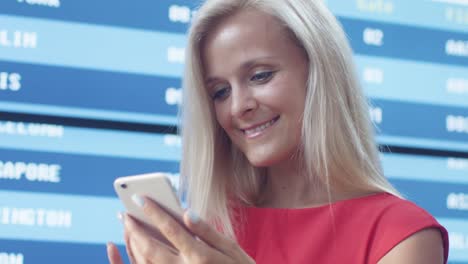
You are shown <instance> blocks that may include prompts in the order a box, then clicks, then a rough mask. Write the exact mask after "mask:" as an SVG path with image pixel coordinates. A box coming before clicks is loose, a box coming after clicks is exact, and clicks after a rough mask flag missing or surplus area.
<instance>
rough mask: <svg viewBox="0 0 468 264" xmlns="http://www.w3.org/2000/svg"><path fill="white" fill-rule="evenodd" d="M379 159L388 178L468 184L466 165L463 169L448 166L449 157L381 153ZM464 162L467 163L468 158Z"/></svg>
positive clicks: (467, 168)
mask: <svg viewBox="0 0 468 264" xmlns="http://www.w3.org/2000/svg"><path fill="white" fill-rule="evenodd" d="M381 160H382V164H383V167H384V174H385V176H386V177H388V178H390V179H407V180H420V181H432V182H445V183H461V184H468V177H467V176H468V165H467V167H466V168H465V169H454V168H449V165H448V164H449V158H441V157H431V156H417V155H406V154H390V153H383V154H381ZM460 160H461V159H460ZM464 162H466V164H468V159H464Z"/></svg>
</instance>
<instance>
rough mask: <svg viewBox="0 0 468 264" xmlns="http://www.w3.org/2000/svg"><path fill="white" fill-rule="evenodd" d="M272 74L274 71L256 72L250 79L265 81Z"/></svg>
mask: <svg viewBox="0 0 468 264" xmlns="http://www.w3.org/2000/svg"><path fill="white" fill-rule="evenodd" d="M272 76H273V72H272V71H265V72H259V73H256V74H254V75H253V76H252V78H250V81H252V82H264V81H268V80H269V79H270V78H271V77H272Z"/></svg>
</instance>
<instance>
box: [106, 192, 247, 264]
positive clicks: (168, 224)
mask: <svg viewBox="0 0 468 264" xmlns="http://www.w3.org/2000/svg"><path fill="white" fill-rule="evenodd" d="M141 201H142V204H141V206H142V207H143V211H144V212H145V214H146V215H148V217H149V218H150V219H151V220H152V223H153V225H154V227H156V228H157V229H159V230H160V231H161V233H162V234H163V235H164V236H165V237H166V239H167V240H169V241H170V242H171V243H172V244H173V245H174V247H175V248H176V249H177V251H178V252H176V251H174V250H173V249H170V247H168V246H166V245H165V244H163V243H162V242H159V241H158V240H156V239H155V238H153V237H151V236H150V235H149V234H148V233H147V232H146V231H145V229H144V228H143V227H142V226H141V224H140V223H139V222H138V221H137V220H135V219H134V218H132V217H131V216H129V215H125V216H124V217H123V219H124V226H125V244H126V248H127V254H128V256H129V258H130V261H131V263H132V264H144V263H157V264H164V263H170V264H182V263H189V264H208V263H226V264H229V263H232V264H234V263H236V264H252V263H255V262H254V261H253V260H252V259H251V258H250V257H249V256H248V255H247V254H246V253H245V252H244V251H243V250H242V249H241V248H240V246H239V245H238V244H237V243H236V242H235V241H232V240H230V239H228V238H226V237H224V236H223V235H221V234H220V233H218V232H217V231H216V230H215V229H213V228H212V227H211V226H209V225H208V224H207V223H205V222H203V221H201V220H200V219H199V218H198V217H196V216H194V215H192V214H190V213H189V212H186V213H185V214H184V217H183V218H184V219H183V221H184V224H185V226H186V227H185V228H184V227H183V226H182V225H181V224H180V223H179V222H178V221H176V220H175V219H174V218H173V217H171V216H170V215H169V214H168V213H166V212H165V211H164V210H163V209H161V207H159V206H158V205H157V204H156V203H155V202H153V201H152V200H150V199H148V198H142V199H141ZM186 229H188V230H190V232H192V233H193V234H194V235H195V236H197V237H194V236H193V235H192V234H190V232H188V231H187V230H186ZM107 255H108V258H109V262H110V263H111V264H123V262H122V258H121V257H120V253H119V252H118V249H117V248H116V247H115V246H114V245H113V244H109V245H108V247H107Z"/></svg>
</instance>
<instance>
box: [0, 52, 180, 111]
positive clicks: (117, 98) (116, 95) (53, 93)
mask: <svg viewBox="0 0 468 264" xmlns="http://www.w3.org/2000/svg"><path fill="white" fill-rule="evenodd" d="M0 72H8V73H10V74H11V73H17V74H19V75H20V76H21V80H20V85H21V88H20V89H19V90H18V91H2V92H1V93H0V100H2V101H9V102H21V103H34V104H44V105H53V106H67V107H78V108H91V109H96V110H109V111H124V112H137V113H144V114H158V115H165V116H176V114H177V105H169V104H167V103H166V100H165V98H166V97H165V95H166V90H167V88H169V87H173V88H180V86H181V82H180V79H178V78H166V77H156V76H149V75H137V74H126V73H113V72H105V71H92V70H82V69H70V68H61V67H54V66H38V65H31V64H22V63H10V62H4V61H0Z"/></svg>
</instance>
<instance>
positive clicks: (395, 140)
mask: <svg viewBox="0 0 468 264" xmlns="http://www.w3.org/2000/svg"><path fill="white" fill-rule="evenodd" d="M377 142H378V143H379V144H381V145H396V146H408V147H415V148H424V149H427V148H432V149H444V150H453V151H468V143H461V142H451V141H448V140H431V139H421V138H414V137H397V136H388V135H378V136H377Z"/></svg>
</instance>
